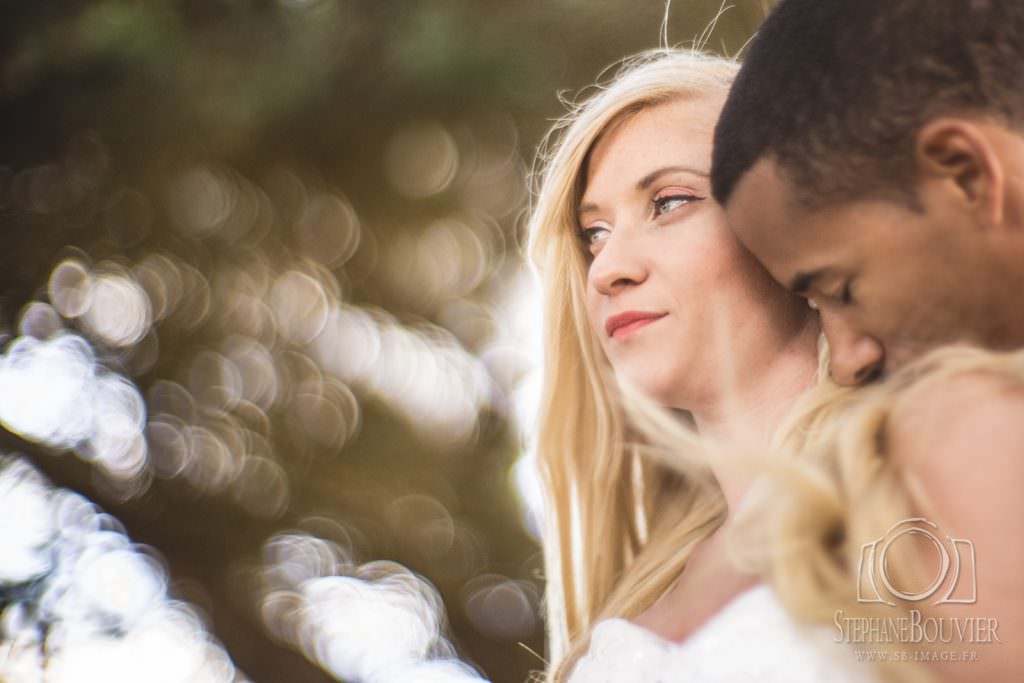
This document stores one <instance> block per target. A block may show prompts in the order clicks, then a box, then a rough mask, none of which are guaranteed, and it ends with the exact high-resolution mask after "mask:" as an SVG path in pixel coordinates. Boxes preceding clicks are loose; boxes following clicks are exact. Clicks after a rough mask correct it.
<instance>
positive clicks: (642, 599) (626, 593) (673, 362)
mask: <svg viewBox="0 0 1024 683" xmlns="http://www.w3.org/2000/svg"><path fill="white" fill-rule="evenodd" d="M736 70H737V64H735V63H734V62H733V61H730V60H727V59H721V58H716V57H711V56H706V55H702V54H699V53H696V52H692V51H681V50H659V51H656V52H652V53H648V54H644V55H640V56H638V57H635V58H633V59H630V60H628V61H626V62H625V63H624V64H623V65H621V68H620V69H619V71H618V72H617V73H616V75H615V76H614V78H613V79H612V80H611V81H610V82H608V83H605V84H602V85H599V86H598V87H597V88H596V90H595V91H594V93H593V94H592V95H591V96H590V97H589V98H588V99H586V101H584V102H583V103H582V104H581V105H579V106H578V107H576V108H575V109H574V110H573V111H572V112H571V113H570V114H569V115H568V116H567V117H566V118H565V119H563V120H562V121H560V122H559V123H558V124H557V125H556V126H555V128H554V130H553V131H552V133H551V134H550V136H549V138H548V141H547V143H546V145H545V146H542V150H541V155H540V157H539V159H540V161H539V163H540V169H539V172H538V173H537V174H536V178H537V183H538V184H537V187H536V188H535V193H534V205H533V211H532V214H531V220H530V245H529V246H530V255H531V258H532V260H533V263H534V265H535V267H536V269H537V271H538V272H539V275H540V279H541V281H542V284H543V291H544V298H545V335H546V339H545V359H544V373H545V380H544V386H545V388H544V391H543V396H542V404H541V415H540V424H539V435H538V444H537V446H538V454H539V463H540V468H541V476H542V479H543V482H544V485H545V489H546V494H547V496H548V517H547V528H546V532H545V537H544V545H545V557H546V560H545V562H546V573H547V593H546V607H547V612H548V629H549V659H550V667H549V672H548V678H549V680H551V681H556V682H559V683H561V682H562V681H570V680H571V682H572V683H595V682H596V681H605V680H607V681H616V683H628V682H630V681H634V682H637V683H654V681H666V682H667V681H684V680H685V681H712V680H743V679H744V677H746V679H747V680H752V679H754V678H755V677H756V678H757V680H760V681H780V682H781V681H786V683H797V682H799V681H804V680H806V681H815V682H817V683H821V682H823V681H828V680H835V681H840V680H843V681H845V680H855V678H853V677H854V676H855V675H859V674H864V673H865V670H864V668H863V667H861V668H860V669H859V670H858V671H855V672H852V673H851V672H850V671H845V672H844V671H842V669H841V668H840V667H839V666H838V665H837V664H835V663H834V662H833V661H831V660H830V659H829V658H827V657H817V656H816V655H814V654H813V653H810V652H809V651H807V650H806V648H805V647H804V646H803V644H802V641H800V640H799V639H798V637H797V634H796V630H795V628H794V627H793V626H791V625H790V624H789V623H788V621H787V620H786V618H785V614H784V613H783V612H782V610H781V608H779V607H778V606H777V604H776V603H775V602H774V597H773V595H772V593H771V592H770V590H769V589H768V588H767V587H766V586H764V585H763V583H762V582H761V580H760V579H759V577H758V576H757V575H754V574H750V573H747V572H744V571H741V570H740V569H738V568H737V567H736V566H735V564H734V563H733V562H732V561H731V559H730V557H729V555H728V553H727V551H726V547H725V545H724V542H723V539H724V538H725V532H726V531H727V530H728V529H729V528H730V524H731V519H732V515H731V514H730V511H734V510H736V509H737V508H738V507H739V506H740V504H741V502H742V501H743V499H744V496H745V495H746V493H747V490H748V489H749V488H750V484H751V479H752V476H751V474H750V470H749V469H746V468H743V467H739V466H735V465H732V464H729V463H730V462H731V461H726V460H722V461H714V460H713V459H712V460H710V461H704V460H702V459H701V456H698V455H697V450H699V447H698V446H697V445H696V444H695V443H693V444H690V445H691V446H692V448H677V449H676V452H675V453H674V455H675V456H677V458H678V461H677V462H675V463H665V462H663V461H660V460H658V459H655V458H650V457H645V454H644V453H642V452H641V451H642V450H643V448H642V446H643V443H644V436H643V434H648V433H657V431H658V430H657V428H656V425H655V428H652V426H651V425H649V424H641V423H639V422H638V420H637V419H634V418H630V417H628V416H627V414H626V411H625V410H624V409H623V407H622V406H623V405H624V403H623V400H622V399H623V391H624V388H627V387H631V388H632V390H637V391H639V392H640V393H641V394H642V395H643V397H644V400H647V399H651V400H653V401H655V402H656V403H657V404H659V405H660V406H663V407H666V408H670V409H672V410H673V411H674V412H675V413H676V414H677V415H679V416H680V420H681V421H683V422H686V423H687V424H688V425H689V426H691V427H692V428H693V430H695V431H696V433H697V434H699V435H700V436H701V437H702V439H709V440H713V441H714V442H716V443H718V444H724V445H725V446H726V447H728V446H729V445H730V444H735V445H736V447H737V448H739V447H740V446H741V445H743V446H745V445H749V444H757V443H761V444H768V443H769V442H770V441H771V440H772V438H773V435H774V434H775V432H776V430H777V428H778V426H779V423H780V421H781V419H782V417H783V415H784V414H785V413H786V412H787V410H788V409H789V408H790V406H791V405H792V404H793V402H794V401H795V400H796V399H797V397H798V396H799V395H800V394H801V393H803V392H804V390H805V389H807V388H808V387H810V386H811V385H812V384H814V382H815V377H816V373H817V371H818V361H817V339H818V336H819V328H818V326H817V322H816V317H815V316H814V315H813V312H812V311H810V310H809V309H808V308H807V306H806V305H805V304H804V303H803V302H802V301H801V300H799V299H797V298H795V297H793V296H792V295H790V294H788V293H787V292H785V291H784V290H783V289H782V288H781V287H779V286H778V285H777V284H775V283H774V282H773V281H772V280H771V279H770V277H769V276H768V275H767V273H766V272H765V271H764V270H763V269H762V268H761V267H760V266H759V265H758V264H757V263H756V262H755V261H754V260H753V259H752V258H751V257H750V256H749V255H748V254H747V253H746V252H745V251H744V250H743V249H742V248H741V247H740V246H739V245H738V243H737V242H736V241H735V239H734V238H733V236H732V233H731V231H730V230H729V227H728V225H727V224H726V222H725V219H724V215H723V212H722V210H721V208H720V207H719V206H718V205H717V204H716V203H715V202H714V200H713V199H712V198H711V194H710V186H709V178H708V172H709V166H710V159H711V139H712V131H713V128H714V125H715V122H716V120H717V116H718V112H719V109H720V107H721V105H722V102H723V101H724V98H725V95H726V93H727V90H728V88H729V85H730V82H731V80H732V78H733V76H734V74H735V73H736ZM641 402H642V401H641ZM625 405H629V404H628V403H627V404H625ZM631 414H632V413H631ZM639 414H640V415H641V416H642V415H644V414H647V415H650V413H644V412H643V411H640V413H639ZM651 419H652V420H654V421H655V422H656V421H657V418H656V417H654V416H651ZM639 421H640V422H642V421H643V418H642V417H641V418H639ZM762 628H765V629H767V631H766V632H764V633H761V631H760V629H762ZM755 630H756V631H757V632H758V633H759V634H760V635H763V636H764V638H763V639H761V640H760V644H761V645H762V646H759V643H757V642H750V639H751V638H752V637H753V636H754V635H755ZM726 643H729V645H726ZM709 648H710V649H709ZM716 648H717V649H716ZM743 648H747V649H746V651H744V649H743ZM744 652H746V655H749V656H745V654H744ZM792 657H796V658H798V659H800V660H801V661H800V664H799V665H798V666H793V664H792V662H790V661H788V660H787V658H792Z"/></svg>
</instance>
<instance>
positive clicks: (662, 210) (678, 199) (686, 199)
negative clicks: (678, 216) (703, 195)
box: [654, 194, 700, 216]
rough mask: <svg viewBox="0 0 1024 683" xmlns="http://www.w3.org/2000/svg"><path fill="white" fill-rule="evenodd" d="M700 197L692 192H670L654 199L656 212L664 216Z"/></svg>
mask: <svg viewBox="0 0 1024 683" xmlns="http://www.w3.org/2000/svg"><path fill="white" fill-rule="evenodd" d="M698 199H700V197H695V196H694V195H692V194H670V195H665V196H664V197H657V198H655V200H654V213H655V214H656V215H658V216H663V215H665V214H666V213H668V212H670V211H675V210H676V209H678V208H679V207H681V206H685V205H686V204H689V203H690V202H693V201H696V200H698Z"/></svg>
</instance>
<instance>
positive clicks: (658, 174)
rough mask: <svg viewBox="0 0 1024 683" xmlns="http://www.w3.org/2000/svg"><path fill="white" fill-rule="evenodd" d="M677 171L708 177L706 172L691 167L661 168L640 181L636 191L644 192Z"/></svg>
mask: <svg viewBox="0 0 1024 683" xmlns="http://www.w3.org/2000/svg"><path fill="white" fill-rule="evenodd" d="M677 171H685V172H686V173H692V174H693V175H696V176H700V177H702V178H707V177H708V172H707V171H704V170H701V169H698V168H693V167H691V166H662V167H661V168H658V169H655V170H653V171H651V172H650V173H648V174H647V175H645V176H644V177H643V178H641V179H640V182H638V183H637V184H636V189H638V190H646V189H647V188H648V187H650V186H651V183H653V182H654V181H655V180H657V179H658V178H660V177H661V176H663V175H665V174H667V173H675V172H677Z"/></svg>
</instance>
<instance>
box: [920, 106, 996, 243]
mask: <svg viewBox="0 0 1024 683" xmlns="http://www.w3.org/2000/svg"><path fill="white" fill-rule="evenodd" d="M915 160H916V162H917V170H918V173H919V174H920V177H921V178H932V179H946V180H949V181H950V182H951V183H952V187H953V188H954V190H955V191H956V192H957V193H958V200H959V201H962V202H963V203H964V208H965V209H966V210H967V211H970V212H973V213H976V215H977V216H978V218H979V219H980V220H981V221H982V224H983V225H989V226H997V225H1000V224H1001V223H1002V222H1003V212H1004V209H1005V206H1004V202H1005V196H1004V190H1005V176H1004V168H1003V163H1002V160H1001V159H1000V158H999V155H998V154H997V153H996V150H995V147H994V146H993V144H992V140H991V139H990V138H989V136H987V135H986V134H985V130H984V129H983V127H982V126H980V125H978V124H977V123H975V122H973V121H971V120H969V119H960V118H952V117H948V118H939V119H934V120H932V121H930V122H928V123H927V124H926V125H925V126H924V127H923V128H922V129H921V130H920V132H919V133H918V134H917V145H916V149H915Z"/></svg>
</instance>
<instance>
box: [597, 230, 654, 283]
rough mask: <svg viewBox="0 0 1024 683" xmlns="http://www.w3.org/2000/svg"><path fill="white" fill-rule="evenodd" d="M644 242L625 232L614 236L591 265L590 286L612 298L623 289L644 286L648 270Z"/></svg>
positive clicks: (618, 231)
mask: <svg viewBox="0 0 1024 683" xmlns="http://www.w3.org/2000/svg"><path fill="white" fill-rule="evenodd" d="M642 241H643V239H642V237H641V236H640V235H632V234H629V233H628V232H627V231H625V230H621V229H620V230H616V231H614V232H612V234H610V235H609V236H608V237H607V238H605V241H604V243H603V244H602V245H601V248H600V250H599V251H598V252H597V255H596V256H594V260H593V261H592V262H591V264H590V270H589V271H588V274H587V277H588V279H589V280H590V284H591V285H592V286H593V287H594V288H595V289H596V290H597V291H598V292H600V293H601V294H604V295H606V296H611V295H612V294H615V293H616V292H618V291H620V290H621V289H622V288H623V287H628V286H629V285H632V284H639V283H640V282H643V281H644V280H645V279H646V278H647V270H648V269H647V265H646V260H645V259H644V255H643V245H642V244H641V242H642Z"/></svg>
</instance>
